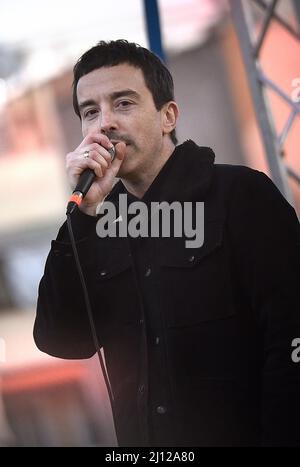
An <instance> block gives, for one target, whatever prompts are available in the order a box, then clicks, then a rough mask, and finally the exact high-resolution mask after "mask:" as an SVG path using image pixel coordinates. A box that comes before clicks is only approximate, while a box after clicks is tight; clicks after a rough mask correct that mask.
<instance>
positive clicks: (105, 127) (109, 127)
mask: <svg viewBox="0 0 300 467" xmlns="http://www.w3.org/2000/svg"><path fill="white" fill-rule="evenodd" d="M116 129H117V122H116V116H115V114H114V112H113V111H112V110H111V109H102V112H101V116H100V131H101V133H103V134H106V133H107V132H110V131H113V130H116Z"/></svg>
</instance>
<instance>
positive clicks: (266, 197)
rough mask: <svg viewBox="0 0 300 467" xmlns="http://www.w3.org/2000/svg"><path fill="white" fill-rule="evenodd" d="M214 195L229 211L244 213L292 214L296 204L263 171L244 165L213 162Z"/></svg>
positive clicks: (256, 214) (252, 214) (246, 214)
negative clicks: (291, 202)
mask: <svg viewBox="0 0 300 467" xmlns="http://www.w3.org/2000/svg"><path fill="white" fill-rule="evenodd" d="M211 195H212V196H213V198H217V199H218V200H219V203H222V205H223V207H224V208H225V210H226V212H229V213H231V214H232V213H236V215H238V216H239V215H242V216H246V217H247V216H254V217H257V216H259V215H261V216H262V217H263V216H265V215H266V213H267V215H277V214H278V213H279V214H280V213H282V214H284V215H288V216H289V215H292V217H295V211H294V209H293V207H292V206H291V205H290V204H289V203H288V201H287V200H286V199H285V198H284V196H283V195H282V194H281V192H280V191H279V189H278V188H277V187H276V185H275V184H274V183H273V182H272V180H271V179H270V178H269V177H268V176H267V175H266V174H265V173H263V172H260V171H258V170H254V169H251V168H249V167H246V166H242V165H229V164H214V177H213V184H212V190H211Z"/></svg>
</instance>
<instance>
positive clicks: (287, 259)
mask: <svg viewBox="0 0 300 467" xmlns="http://www.w3.org/2000/svg"><path fill="white" fill-rule="evenodd" d="M234 191H235V192H234V195H233V200H234V201H233V203H232V206H231V210H230V214H229V219H228V228H229V230H230V235H231V239H232V249H233V251H234V258H235V262H236V266H237V271H238V274H239V278H240V283H241V286H242V287H243V290H244V293H245V294H246V296H247V297H248V300H249V301H250V303H251V309H252V311H253V313H254V314H255V316H256V318H257V323H258V329H259V333H260V337H261V339H262V342H263V355H262V361H261V368H262V386H261V387H262V391H261V395H262V399H261V401H262V403H261V423H262V425H261V426H262V438H261V439H262V445H264V446H299V445H300V428H299V423H300V362H299V360H300V359H299V358H295V357H297V349H296V348H295V345H296V344H297V342H298V345H299V343H300V293H299V291H300V282H299V276H300V274H299V271H300V229H299V222H298V219H297V216H296V214H295V211H294V209H293V208H292V207H291V206H290V205H289V203H288V202H287V201H286V200H285V199H284V197H283V196H282V195H281V193H280V192H279V191H278V189H277V188H276V187H275V185H274V184H273V182H272V181H271V180H270V179H269V178H268V177H267V176H266V175H265V174H263V173H261V172H257V171H254V170H251V169H245V172H244V173H242V174H241V176H240V177H239V180H238V182H237V185H236V186H235V188H234ZM230 226H231V227H230ZM298 355H299V356H300V349H299V352H298Z"/></svg>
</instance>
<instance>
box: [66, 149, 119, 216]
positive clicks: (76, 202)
mask: <svg viewBox="0 0 300 467" xmlns="http://www.w3.org/2000/svg"><path fill="white" fill-rule="evenodd" d="M107 151H108V152H109V154H110V155H111V159H112V161H113V160H114V158H115V154H116V149H115V147H114V146H113V147H112V148H109V149H107ZM95 178H96V174H95V172H94V171H93V170H92V169H85V170H84V171H83V172H82V174H81V175H80V177H79V180H78V182H77V185H76V187H75V189H74V191H73V193H72V195H71V197H70V199H69V201H68V205H67V212H66V215H69V214H72V212H74V210H75V209H76V207H78V206H80V204H81V202H82V200H83V198H84V197H85V195H86V194H87V192H88V191H89V189H90V188H91V185H92V184H93V182H94V180H95Z"/></svg>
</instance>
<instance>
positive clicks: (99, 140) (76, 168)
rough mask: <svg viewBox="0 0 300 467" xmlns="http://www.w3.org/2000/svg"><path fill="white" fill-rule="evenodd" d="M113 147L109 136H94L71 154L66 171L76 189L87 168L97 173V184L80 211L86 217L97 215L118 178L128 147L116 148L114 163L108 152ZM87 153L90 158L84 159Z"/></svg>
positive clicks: (88, 136)
mask: <svg viewBox="0 0 300 467" xmlns="http://www.w3.org/2000/svg"><path fill="white" fill-rule="evenodd" d="M112 146H113V145H112V143H111V142H110V141H109V139H108V138H107V136H105V135H103V134H100V133H90V134H88V135H87V136H86V137H85V138H84V139H83V141H82V143H81V144H80V145H79V146H78V147H77V148H76V149H75V151H73V152H70V153H69V154H67V157H66V170H67V175H68V179H69V182H70V185H71V188H72V190H74V188H75V187H76V185H77V182H78V179H79V177H80V175H81V174H82V172H83V171H84V170H85V169H88V168H89V169H92V170H94V172H95V174H96V179H95V181H94V183H93V184H92V186H91V188H90V189H89V191H88V193H87V194H86V196H85V197H84V199H83V201H82V203H81V205H80V210H81V211H83V212H84V213H86V214H89V215H92V216H95V215H96V208H97V206H98V204H99V203H101V201H103V199H104V198H105V196H106V195H107V194H108V193H109V192H110V191H111V189H112V186H113V183H114V179H115V177H116V175H117V173H118V171H119V169H120V167H121V164H122V162H123V160H124V156H125V149H126V144H125V143H123V142H120V143H117V144H116V145H115V151H116V154H115V158H114V160H113V162H112V161H111V155H110V154H109V152H108V149H110V148H111V147H112ZM86 151H88V152H89V157H84V153H85V152H86Z"/></svg>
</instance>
